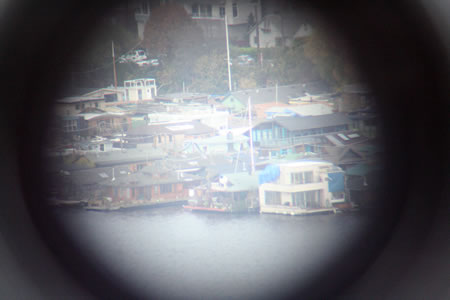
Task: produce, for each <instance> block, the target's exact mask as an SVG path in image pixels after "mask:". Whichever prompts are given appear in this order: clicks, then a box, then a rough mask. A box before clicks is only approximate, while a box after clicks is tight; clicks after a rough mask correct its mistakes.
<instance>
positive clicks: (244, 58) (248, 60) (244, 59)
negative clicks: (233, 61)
mask: <svg viewBox="0 0 450 300" xmlns="http://www.w3.org/2000/svg"><path fill="white" fill-rule="evenodd" d="M237 60H238V65H249V64H253V63H254V62H255V59H254V58H253V57H251V56H250V55H247V54H243V55H239V56H238V57H237Z"/></svg>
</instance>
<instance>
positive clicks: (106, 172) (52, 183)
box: [47, 165, 131, 203]
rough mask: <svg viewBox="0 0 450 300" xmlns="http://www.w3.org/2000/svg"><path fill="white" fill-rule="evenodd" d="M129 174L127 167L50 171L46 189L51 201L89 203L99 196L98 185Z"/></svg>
mask: <svg viewBox="0 0 450 300" xmlns="http://www.w3.org/2000/svg"><path fill="white" fill-rule="evenodd" d="M130 172H131V170H130V168H129V167H128V166H127V165H122V166H116V167H114V168H112V167H104V168H89V169H80V170H77V169H72V170H70V171H69V170H67V169H66V170H63V169H61V170H59V171H54V170H53V171H52V172H50V173H49V174H48V176H49V177H50V178H51V180H49V185H48V187H47V189H48V193H49V194H50V195H51V197H52V198H54V199H52V200H57V201H60V202H61V201H62V202H65V201H86V202H87V201H89V200H93V199H95V198H97V197H98V196H99V195H100V194H99V191H100V183H101V182H103V181H105V180H111V179H112V178H120V177H123V176H128V174H129V173H130ZM57 203H58V202H57Z"/></svg>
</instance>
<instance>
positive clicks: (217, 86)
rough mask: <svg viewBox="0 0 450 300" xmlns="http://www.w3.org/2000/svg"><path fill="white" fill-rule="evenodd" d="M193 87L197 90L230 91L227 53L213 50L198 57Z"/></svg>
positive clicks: (220, 92)
mask: <svg viewBox="0 0 450 300" xmlns="http://www.w3.org/2000/svg"><path fill="white" fill-rule="evenodd" d="M191 89H192V90H193V91H196V92H205V93H216V94H223V93H226V92H227V91H228V75H227V62H226V60H225V54H224V53H220V52H213V53H212V54H209V55H203V56H201V57H200V58H198V59H197V61H196V63H195V66H194V69H193V80H192V83H191Z"/></svg>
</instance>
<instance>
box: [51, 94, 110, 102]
mask: <svg viewBox="0 0 450 300" xmlns="http://www.w3.org/2000/svg"><path fill="white" fill-rule="evenodd" d="M104 100H105V99H104V98H103V97H94V96H76V97H65V98H62V99H58V100H56V102H57V103H60V104H72V103H80V102H88V101H104Z"/></svg>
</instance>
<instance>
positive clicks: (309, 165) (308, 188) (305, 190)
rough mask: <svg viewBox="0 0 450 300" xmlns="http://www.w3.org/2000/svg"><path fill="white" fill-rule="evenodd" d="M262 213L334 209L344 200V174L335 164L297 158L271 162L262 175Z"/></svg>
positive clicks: (313, 211) (331, 210) (327, 210)
mask: <svg viewBox="0 0 450 300" xmlns="http://www.w3.org/2000/svg"><path fill="white" fill-rule="evenodd" d="M259 183H260V186H259V202H260V212H261V213H276V214H289V215H302V214H311V213H321V212H334V211H335V209H334V207H333V204H334V203H341V202H344V201H345V200H344V174H343V172H342V170H341V169H340V168H338V167H336V166H334V165H333V164H332V163H329V162H322V161H297V162H290V163H281V164H278V165H270V166H268V167H266V169H264V171H262V172H261V173H260V175H259Z"/></svg>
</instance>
